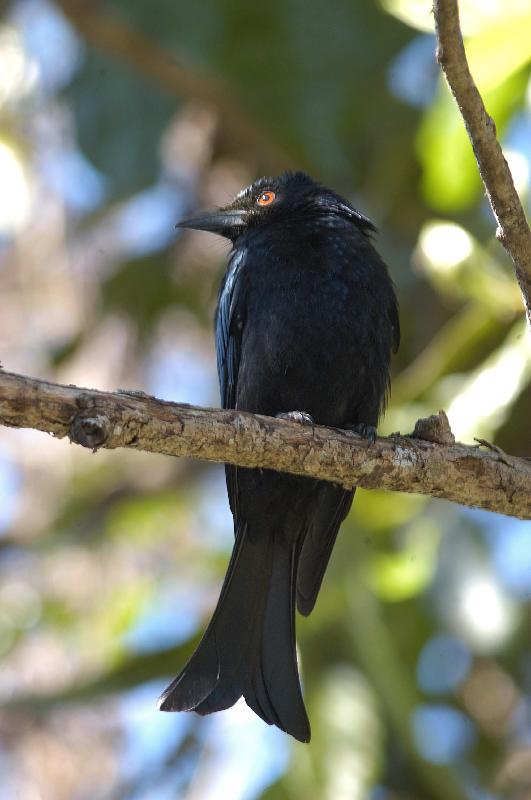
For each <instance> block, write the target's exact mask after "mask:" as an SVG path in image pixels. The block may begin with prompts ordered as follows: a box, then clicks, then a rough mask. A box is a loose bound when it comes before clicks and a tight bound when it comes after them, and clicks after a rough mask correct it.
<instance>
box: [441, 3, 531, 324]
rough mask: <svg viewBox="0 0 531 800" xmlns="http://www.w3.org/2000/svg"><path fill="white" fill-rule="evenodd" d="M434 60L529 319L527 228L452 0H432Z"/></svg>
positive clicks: (529, 244)
mask: <svg viewBox="0 0 531 800" xmlns="http://www.w3.org/2000/svg"><path fill="white" fill-rule="evenodd" d="M433 11H434V15H435V29H436V34H437V42H438V44H437V61H438V62H439V64H440V65H441V66H442V68H443V70H444V74H445V75H446V80H447V81H448V85H449V86H450V89H451V91H452V94H453V95H454V97H455V100H456V102H457V105H458V106H459V110H460V112H461V115H462V117H463V120H464V123H465V126H466V129H467V133H468V136H469V138H470V141H471V143H472V147H473V150H474V155H475V156H476V161H477V163H478V167H479V172H480V174H481V178H482V180H483V183H484V185H485V189H486V191H487V195H488V198H489V201H490V205H491V208H492V211H493V214H494V216H495V218H496V222H497V223H498V229H497V231H496V236H497V237H498V239H499V240H500V242H501V243H502V245H503V246H504V248H505V249H506V251H507V252H508V253H509V255H510V256H511V258H512V260H513V262H514V266H515V272H516V277H517V280H518V283H519V285H520V289H521V292H522V296H523V299H524V304H525V307H526V310H527V316H528V319H529V322H530V323H531V231H530V230H529V225H528V224H527V220H526V217H525V213H524V209H523V208H522V204H521V202H520V198H519V197H518V193H517V191H516V189H515V188H514V183H513V179H512V176H511V171H510V169H509V166H508V164H507V161H506V160H505V158H504V155H503V152H502V149H501V147H500V145H499V142H498V140H497V139H496V125H495V123H494V120H493V119H492V117H490V116H489V114H488V113H487V111H486V109H485V105H484V103H483V100H482V98H481V95H480V93H479V91H478V88H477V86H476V84H475V82H474V79H473V77H472V75H471V73H470V70H469V68H468V62H467V58H466V53H465V48H464V45H463V37H462V35H461V29H460V26H459V9H458V3H457V0H434V4H433Z"/></svg>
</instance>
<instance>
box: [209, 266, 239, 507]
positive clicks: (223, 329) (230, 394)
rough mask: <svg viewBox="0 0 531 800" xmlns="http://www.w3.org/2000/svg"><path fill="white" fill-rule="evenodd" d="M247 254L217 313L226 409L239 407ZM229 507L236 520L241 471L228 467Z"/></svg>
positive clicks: (231, 273) (229, 279)
mask: <svg viewBox="0 0 531 800" xmlns="http://www.w3.org/2000/svg"><path fill="white" fill-rule="evenodd" d="M244 261H245V254H244V253H243V252H241V251H235V252H234V253H233V254H232V256H231V258H230V260H229V266H228V269H227V272H226V274H225V278H224V279H223V283H222V284H221V289H220V292H219V299H218V307H217V311H216V358H217V365H218V378H219V388H220V391H221V405H222V408H234V407H235V405H236V386H237V382H238V370H239V367H240V354H241V341H242V334H243V324H244V315H243V308H242V304H241V302H239V299H240V297H241V291H240V284H241V280H239V276H240V273H241V269H242V267H243V264H244ZM225 477H226V480H227V492H228V495H229V504H230V508H231V511H232V513H233V514H234V517H235V518H236V515H237V494H238V468H237V467H233V466H230V465H228V464H227V465H226V466H225Z"/></svg>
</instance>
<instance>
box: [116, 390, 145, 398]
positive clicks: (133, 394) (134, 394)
mask: <svg viewBox="0 0 531 800" xmlns="http://www.w3.org/2000/svg"><path fill="white" fill-rule="evenodd" d="M116 394H123V395H125V396H126V397H149V395H148V394H146V393H145V392H143V391H142V390H141V389H117V390H116Z"/></svg>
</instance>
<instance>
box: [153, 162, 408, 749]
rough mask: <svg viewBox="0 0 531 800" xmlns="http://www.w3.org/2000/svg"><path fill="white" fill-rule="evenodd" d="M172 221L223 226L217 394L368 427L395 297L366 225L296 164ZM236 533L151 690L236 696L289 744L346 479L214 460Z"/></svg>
mask: <svg viewBox="0 0 531 800" xmlns="http://www.w3.org/2000/svg"><path fill="white" fill-rule="evenodd" d="M179 225H180V227H183V228H195V229H198V230H204V231H212V232H213V233H217V234H220V235H221V236H224V237H226V238H227V239H230V241H231V242H232V250H231V253H230V256H229V263H228V269H227V272H226V274H225V277H224V279H223V282H222V285H221V289H220V293H219V302H218V308H217V312H216V350H217V366H218V374H219V381H220V386H221V398H222V404H223V408H236V409H243V410H245V411H252V412H256V413H260V414H267V415H270V416H277V417H278V416H280V417H284V418H288V419H294V420H296V421H299V422H301V423H303V424H305V423H308V424H312V423H313V422H315V423H316V424H319V425H330V426H333V427H337V428H349V429H352V430H355V431H357V432H358V433H361V434H362V435H365V436H367V437H368V438H369V440H370V441H374V437H375V431H376V424H377V422H378V417H379V415H380V413H381V412H382V410H383V407H384V405H385V401H386V397H387V393H388V389H389V361H390V355H391V350H393V351H396V349H397V348H398V343H399V322H398V310H397V303H396V298H395V294H394V291H393V285H392V282H391V280H390V278H389V275H388V272H387V268H386V266H385V264H384V262H383V261H382V259H381V258H380V256H379V255H378V253H377V252H376V250H375V249H374V247H373V245H372V242H371V235H372V234H373V232H374V231H375V228H374V226H373V225H372V223H371V222H370V221H369V220H368V219H367V218H366V217H364V216H363V215H362V214H360V213H359V212H358V211H356V210H355V209H354V208H353V207H352V206H351V205H350V203H348V202H347V201H346V200H344V199H343V198H342V197H340V196H339V195H337V194H336V193H335V192H333V191H331V190H330V189H327V188H325V187H324V186H321V185H319V184H318V183H315V182H314V181H313V180H312V179H311V178H309V177H308V176H307V175H305V174H304V173H302V172H286V173H284V174H282V175H280V176H279V177H277V178H261V179H260V180H258V181H256V182H255V183H253V184H252V185H251V186H249V187H248V188H247V189H245V190H244V191H242V192H240V194H238V195H237V197H236V198H235V200H234V201H233V202H232V203H231V204H230V205H228V206H226V207H225V208H221V209H220V210H219V211H216V212H214V213H212V214H206V215H204V216H200V217H197V218H195V219H188V220H184V221H183V222H181V223H179ZM225 470H226V478H227V489H228V495H229V502H230V507H231V510H232V514H233V517H234V531H235V543H234V549H233V552H232V557H231V559H230V563H229V567H228V570H227V574H226V576H225V581H224V583H223V587H222V589H221V595H220V598H219V601H218V604H217V607H216V610H215V611H214V615H213V617H212V620H211V622H210V624H209V626H208V628H207V630H206V633H205V634H204V636H203V638H202V640H201V642H200V644H199V646H198V648H197V650H196V651H195V653H194V655H193V656H192V658H191V659H190V661H189V662H188V664H187V665H186V666H185V668H184V669H183V670H182V672H181V673H180V675H178V677H177V678H176V679H175V680H174V681H173V683H172V684H171V685H170V686H169V687H168V688H167V689H166V691H165V692H164V693H163V695H162V697H161V704H160V708H161V709H162V710H163V711H192V710H194V711H196V712H197V713H199V714H210V713H211V712H213V711H219V710H221V709H224V708H229V707H230V706H232V705H234V703H236V701H237V700H238V699H239V698H240V697H241V696H242V695H243V697H244V698H245V700H246V702H247V704H248V705H249V706H250V707H251V708H252V709H253V711H255V712H256V714H258V716H259V717H261V718H262V719H263V720H265V722H267V723H268V724H269V725H276V726H277V727H279V728H280V729H281V730H283V731H286V732H287V733H289V734H291V735H292V736H294V737H295V738H296V739H299V740H300V741H303V742H308V741H309V740H310V724H309V721H308V717H307V714H306V709H305V707H304V702H303V699H302V692H301V686H300V682H299V674H298V669H297V655H296V648H295V604H297V607H298V609H299V611H300V613H301V614H304V615H305V616H306V615H308V614H309V613H310V612H311V610H312V609H313V607H314V605H315V601H316V599H317V594H318V592H319V589H320V586H321V582H322V580H323V576H324V573H325V570H326V567H327V564H328V560H329V558H330V554H331V552H332V548H333V546H334V541H335V538H336V536H337V532H338V530H339V526H340V525H341V523H342V521H343V520H344V519H345V516H346V515H347V513H348V511H349V509H350V506H351V504H352V498H353V496H354V491H346V490H345V489H343V488H342V487H339V486H336V485H334V484H331V483H326V482H324V481H317V480H314V479H310V478H301V477H296V476H291V475H286V474H281V473H277V472H273V471H270V470H260V469H244V468H241V467H234V466H230V465H227V466H226V468H225Z"/></svg>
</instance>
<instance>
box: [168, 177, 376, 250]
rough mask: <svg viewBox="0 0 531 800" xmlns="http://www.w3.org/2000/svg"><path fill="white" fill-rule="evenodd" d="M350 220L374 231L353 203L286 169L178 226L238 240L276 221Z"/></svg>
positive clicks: (310, 179)
mask: <svg viewBox="0 0 531 800" xmlns="http://www.w3.org/2000/svg"><path fill="white" fill-rule="evenodd" d="M335 218H336V219H337V220H338V221H339V220H343V221H345V220H347V221H348V222H351V223H353V224H354V225H356V226H357V227H358V228H360V229H361V230H363V231H364V232H365V233H370V232H371V231H373V230H374V226H373V224H372V222H370V220H368V219H367V218H366V217H364V216H363V214H360V213H359V211H356V210H355V209H354V208H353V207H352V206H351V205H350V203H348V202H347V201H346V200H344V199H343V198H342V197H340V196H339V195H337V194H336V193H335V192H333V191H332V190H331V189H327V188H326V187H325V186H322V185H321V184H319V183H316V182H315V181H314V180H312V178H310V177H309V176H308V175H306V174H305V173H304V172H284V173H282V175H279V176H278V177H276V178H260V179H259V180H257V181H255V182H254V183H252V184H251V185H250V186H248V187H247V188H246V189H243V190H242V191H241V192H239V194H237V195H236V197H235V198H234V200H233V201H232V203H229V205H227V206H224V207H223V208H219V209H218V210H217V211H213V212H208V213H205V214H202V215H201V216H199V217H192V218H190V219H184V220H182V221H181V222H178V223H177V226H176V227H178V228H193V229H195V230H200V231H211V232H212V233H217V234H219V235H220V236H224V237H225V238H227V239H230V240H231V241H232V242H235V241H236V239H238V238H239V237H240V236H241V235H242V234H244V233H245V232H246V231H248V230H250V229H252V228H257V227H259V226H269V225H272V224H275V223H284V224H286V223H290V224H291V223H294V224H298V223H300V222H301V221H302V222H304V221H306V220H307V221H312V222H318V220H328V222H332V223H333V221H334V219H335Z"/></svg>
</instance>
